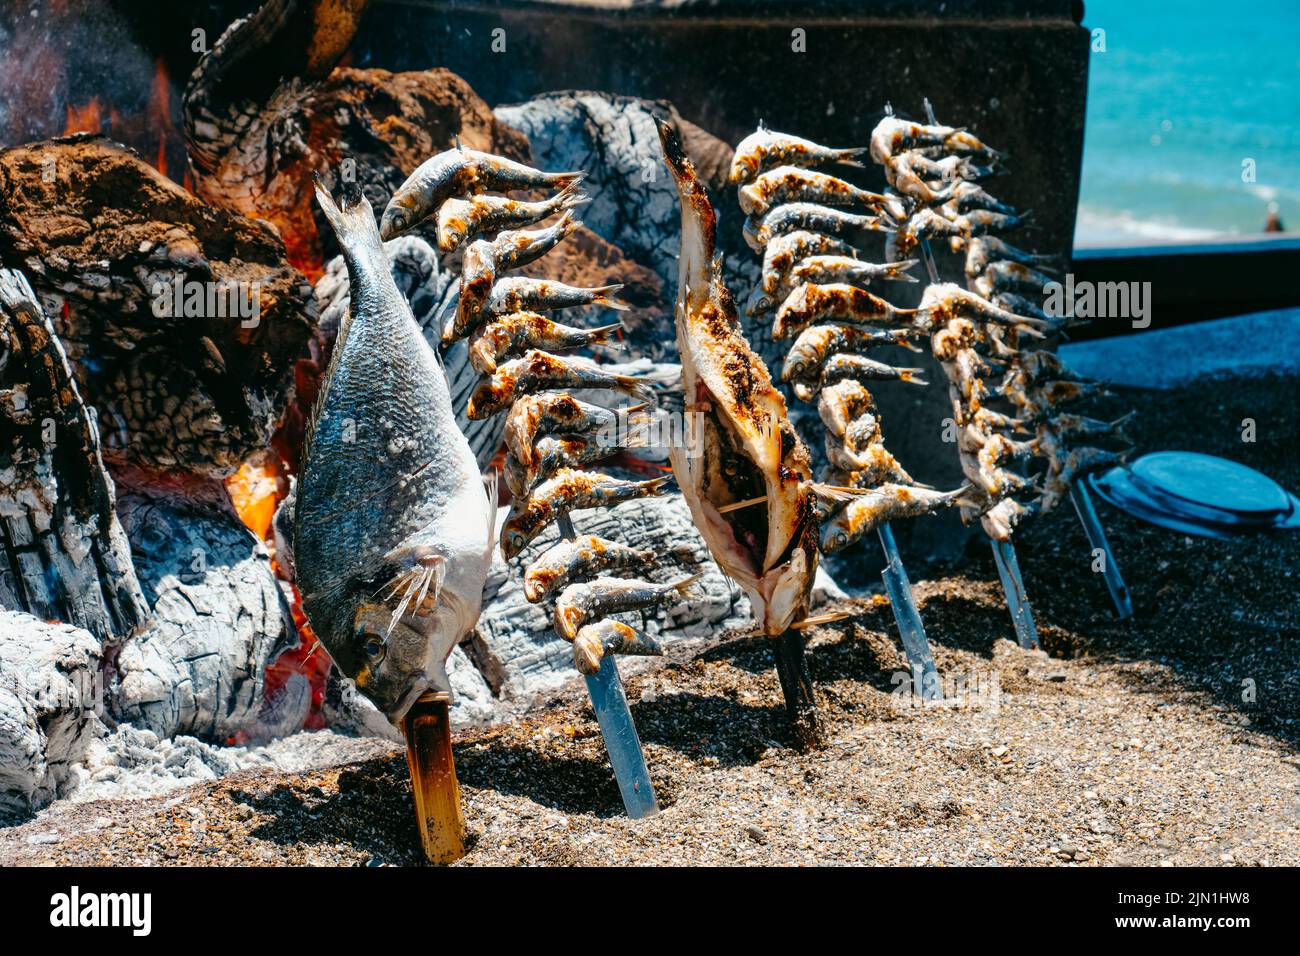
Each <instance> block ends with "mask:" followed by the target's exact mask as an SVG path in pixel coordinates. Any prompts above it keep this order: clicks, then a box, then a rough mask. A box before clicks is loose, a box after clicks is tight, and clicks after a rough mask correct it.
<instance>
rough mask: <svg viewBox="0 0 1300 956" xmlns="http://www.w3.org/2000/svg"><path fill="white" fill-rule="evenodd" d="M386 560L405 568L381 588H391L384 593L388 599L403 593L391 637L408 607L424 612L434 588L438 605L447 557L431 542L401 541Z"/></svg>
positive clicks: (392, 624)
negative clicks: (425, 543)
mask: <svg viewBox="0 0 1300 956" xmlns="http://www.w3.org/2000/svg"><path fill="white" fill-rule="evenodd" d="M382 560H383V563H384V564H388V565H396V566H398V567H401V568H402V570H400V571H399V572H398V573H397V574H396V575H394V576H393V577H392V578H390V579H389V580H388V581H387V582H385V583H384V584H382V585H380V588H379V590H380V591H382V590H384V589H385V588H387V589H388V591H387V593H386V594H384V595H383V600H385V601H388V600H391V599H392V598H394V597H396V596H397V595H398V594H399V593H400V594H401V595H402V597H401V600H400V601H399V602H398V604H397V607H396V608H394V609H393V616H392V617H391V618H389V621H388V632H387V634H386V635H385V637H387V636H388V635H391V634H392V633H393V630H394V629H395V628H396V627H397V622H398V621H400V620H401V619H402V617H403V616H404V615H405V614H406V612H407V609H408V608H410V607H412V606H414V610H413V611H412V613H414V614H419V613H420V609H421V608H422V607H423V606H424V601H425V598H426V597H427V596H428V594H429V592H430V590H432V591H433V603H434V605H435V606H436V605H437V603H438V597H439V594H440V593H441V591H442V582H443V581H444V580H445V579H446V577H447V558H446V556H445V555H442V554H438V553H437V552H435V551H434V550H433V549H432V548H430V547H429V546H427V545H414V546H412V545H399V546H398V547H396V548H394V549H393V550H392V551H389V552H388V554H386V555H384V557H383V559H382Z"/></svg>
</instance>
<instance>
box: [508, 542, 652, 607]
mask: <svg viewBox="0 0 1300 956" xmlns="http://www.w3.org/2000/svg"><path fill="white" fill-rule="evenodd" d="M656 560H657V559H656V556H655V553H654V552H653V551H638V550H636V549H635V548H629V547H628V546H627V545H625V544H620V543H619V542H617V541H608V540H606V539H605V538H601V537H599V536H597V535H594V534H583V535H579V536H578V537H576V538H573V539H566V538H561V539H560V540H559V541H557V542H556V543H555V544H553V545H551V546H550V547H549V548H547V549H546V550H545V551H543V552H542V554H541V556H540V557H539V558H538V559H537V560H536V561H534V562H533V563H532V564H530V565H529V566H528V569H527V570H526V571H525V572H524V597H525V598H527V599H528V600H529V601H530V602H532V603H533V604H536V603H537V602H538V601H542V600H545V599H546V598H548V597H550V596H551V594H553V593H554V592H555V591H558V590H559V589H560V588H562V587H565V586H566V585H568V584H569V583H570V582H572V581H575V580H577V579H579V578H588V577H595V576H596V575H598V574H603V573H604V572H606V571H645V570H647V569H649V568H652V567H654V565H655V563H656Z"/></svg>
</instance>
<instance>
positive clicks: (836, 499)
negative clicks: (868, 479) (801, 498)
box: [809, 481, 869, 505]
mask: <svg viewBox="0 0 1300 956" xmlns="http://www.w3.org/2000/svg"><path fill="white" fill-rule="evenodd" d="M809 484H810V485H812V492H813V494H815V495H816V496H817V497H818V498H820V499H821V500H822V501H825V502H827V503H828V504H831V503H833V504H840V505H842V504H848V503H849V502H850V501H852V500H853V499H854V498H859V497H861V496H862V495H865V494H867V493H868V491H869V489H866V488H850V487H849V486H848V485H828V484H824V483H822V482H820V481H811V482H809Z"/></svg>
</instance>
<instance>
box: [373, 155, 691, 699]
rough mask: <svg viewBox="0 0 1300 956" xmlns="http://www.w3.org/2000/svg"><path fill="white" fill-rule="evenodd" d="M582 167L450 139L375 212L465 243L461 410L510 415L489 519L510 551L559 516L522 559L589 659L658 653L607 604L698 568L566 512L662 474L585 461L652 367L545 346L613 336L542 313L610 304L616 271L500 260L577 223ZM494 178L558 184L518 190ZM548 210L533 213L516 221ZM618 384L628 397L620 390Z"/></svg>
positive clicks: (586, 666)
mask: <svg viewBox="0 0 1300 956" xmlns="http://www.w3.org/2000/svg"><path fill="white" fill-rule="evenodd" d="M582 179H583V174H582V173H581V172H565V173H545V172H540V171H538V170H536V169H532V168H530V167H528V166H524V165H522V164H520V163H517V162H514V161H512V160H509V159H505V158H503V157H500V156H493V155H489V154H486V153H481V152H477V151H475V150H472V149H468V148H465V147H457V148H456V149H452V150H448V151H446V152H444V153H441V154H439V155H438V156H435V157H433V158H432V159H431V160H429V161H428V162H426V163H425V164H424V165H422V166H421V167H420V169H419V170H417V171H416V173H415V174H414V175H413V176H412V177H411V178H410V180H408V182H407V183H406V184H405V185H404V186H403V187H402V189H401V190H399V191H398V193H397V194H396V195H395V196H394V198H393V201H392V202H391V203H390V204H389V207H388V210H387V211H386V213H385V216H384V224H385V225H386V227H387V228H386V229H385V235H386V237H387V236H390V235H396V234H398V233H399V232H402V231H406V230H409V229H411V228H413V227H414V226H415V225H417V224H419V223H420V222H421V221H422V220H423V219H425V218H427V217H430V216H434V217H436V229H437V232H436V237H437V244H438V250H439V252H440V253H441V254H442V255H443V256H444V257H453V256H456V255H459V256H460V259H461V264H460V288H459V294H458V296H457V297H456V308H455V312H454V314H453V315H452V316H451V317H450V319H449V320H448V321H447V322H446V324H445V328H444V331H443V337H442V344H443V346H444V347H450V346H451V345H452V344H454V343H455V342H457V341H459V340H461V339H465V338H468V340H469V341H468V355H469V362H470V364H471V365H472V366H473V368H474V369H475V371H477V372H479V373H480V375H481V376H482V378H481V380H480V382H479V384H478V386H477V388H476V389H475V390H474V392H473V394H472V395H471V396H470V399H469V407H468V409H467V413H468V416H469V417H470V418H471V419H484V418H488V417H490V416H494V415H504V416H505V427H504V439H505V446H506V456H505V460H504V465H503V468H502V474H503V477H504V479H505V482H506V485H507V487H508V488H509V490H510V493H511V496H512V504H511V512H510V514H509V515H508V516H507V518H506V520H505V522H504V524H503V525H502V528H501V532H500V539H499V545H500V549H501V553H502V555H503V556H505V557H506V558H507V559H511V558H515V557H517V556H519V555H520V554H522V553H523V552H524V551H525V550H526V549H528V548H530V546H532V545H534V543H535V541H536V539H537V538H539V536H541V535H542V534H543V532H545V531H546V530H547V529H549V528H551V527H552V526H556V525H558V526H559V530H560V534H559V536H558V539H557V540H556V541H555V542H554V543H553V544H551V545H550V546H549V547H547V548H545V549H544V550H542V551H541V552H540V553H539V554H537V555H535V556H534V557H533V558H532V559H531V560H529V561H527V562H526V565H525V569H524V595H525V597H526V598H527V600H528V601H530V602H533V603H541V602H549V603H551V605H552V619H553V621H554V626H555V630H556V632H557V633H558V634H560V635H561V636H562V637H564V638H565V639H566V640H568V641H570V642H572V644H573V652H574V663H575V664H576V666H577V668H578V669H579V670H580V671H581V672H583V673H586V674H591V673H594V672H595V671H596V670H597V669H599V667H600V663H601V660H602V659H603V658H604V656H605V655H606V654H608V653H615V652H617V653H621V654H657V653H660V649H659V647H658V646H657V644H656V642H655V641H654V640H653V639H652V638H651V637H650V636H649V635H647V634H645V633H643V632H642V631H639V630H638V629H636V628H633V627H632V626H630V625H628V624H626V623H623V622H622V621H618V620H614V619H610V618H609V617H608V616H609V615H611V614H614V613H617V612H624V611H634V610H639V609H642V608H649V607H653V606H656V605H660V604H663V603H665V602H667V601H670V600H673V599H674V598H677V597H679V596H680V594H681V593H682V591H683V590H684V589H686V588H687V587H689V585H690V584H691V583H692V581H693V578H687V579H683V580H679V581H675V582H671V583H662V584H661V583H656V582H653V581H647V580H641V579H640V577H639V576H640V575H643V574H644V573H645V572H647V571H649V570H651V569H652V568H654V567H655V566H656V564H657V561H658V558H657V556H656V555H655V554H654V553H653V552H651V551H647V550H640V549H638V548H636V547H633V546H632V545H631V544H628V543H624V542H619V541H613V540H609V539H606V538H602V537H600V536H598V535H593V534H579V533H577V532H576V531H575V530H574V528H573V525H572V518H571V517H570V515H571V513H572V512H575V511H581V510H587V509H593V508H609V507H613V506H616V505H618V504H621V503H623V502H627V501H631V500H633V499H636V498H644V497H649V496H655V495H660V494H662V493H663V492H664V490H665V486H666V485H667V484H668V483H669V482H670V481H671V480H672V478H671V476H670V475H669V476H664V477H660V478H654V479H651V480H648V481H630V480H625V479H622V478H618V477H614V476H612V475H609V474H605V473H602V472H599V471H594V470H591V468H590V466H591V465H592V464H593V463H595V462H598V461H602V460H605V459H609V458H611V457H613V456H616V455H618V454H620V453H621V452H624V451H626V450H629V449H632V448H638V447H642V446H643V444H644V442H645V440H646V438H647V435H648V427H649V425H650V424H651V417H650V416H651V406H652V405H653V401H654V393H653V391H652V389H651V386H650V383H649V382H646V381H642V380H640V379H637V378H635V377H631V376H626V375H620V374H615V373H613V372H610V371H607V370H606V369H605V368H603V367H602V365H601V364H600V363H599V362H598V361H595V360H593V359H587V358H581V357H576V356H572V355H563V356H562V355H557V354H555V353H557V352H567V351H570V350H573V349H589V348H591V347H593V346H600V345H606V344H610V343H611V342H613V341H615V339H614V336H616V335H617V334H618V333H619V332H620V331H621V329H622V325H621V323H613V324H607V325H600V326H597V327H593V328H579V327H575V326H573V325H568V324H564V323H561V322H559V321H556V320H555V319H553V318H551V317H550V316H549V313H554V312H556V311H558V310H562V309H571V308H575V307H582V306H598V307H603V308H606V309H610V310H615V311H621V310H623V309H625V308H626V306H625V305H623V304H622V303H620V302H619V301H618V300H617V299H616V298H615V296H616V294H617V293H618V291H619V288H620V287H619V286H616V285H615V286H604V287H599V288H580V287H576V286H572V285H568V284H566V283H564V282H560V281H557V280H554V279H546V278H535V277H531V276H524V275H518V274H510V273H512V272H515V271H516V270H518V269H520V268H522V267H524V266H527V265H529V264H531V263H533V262H537V261H538V260H540V259H542V257H544V256H545V255H546V254H547V253H549V252H550V251H551V250H552V249H554V248H555V247H556V246H558V245H559V244H560V243H561V242H563V241H564V240H565V239H567V238H568V237H569V236H571V235H572V234H573V233H574V232H575V231H576V230H577V229H578V228H579V227H580V226H581V225H582V223H581V222H580V221H579V220H578V219H576V218H575V216H574V210H575V209H577V208H578V207H579V206H581V205H582V204H583V203H585V202H586V201H587V197H586V196H585V195H584V194H583V193H582V191H581V185H582ZM499 190H507V191H519V190H533V191H536V190H548V191H552V192H553V194H552V195H550V196H549V197H547V198H545V199H542V200H540V201H525V200H521V199H514V198H510V197H509V196H507V195H499V194H496V193H495V192H494V191H499ZM556 217H558V218H556ZM549 219H554V221H553V222H552V223H551V224H550V225H548V226H545V227H543V228H536V229H526V228H524V227H527V226H533V225H537V224H538V223H541V222H544V221H546V220H549ZM578 390H581V391H583V392H587V393H591V392H594V393H596V394H609V393H612V394H614V395H617V396H618V400H619V402H620V404H621V405H622V406H623V407H617V408H616V407H612V406H606V405H600V404H594V403H590V402H587V401H582V400H580V399H579V398H578V397H577V396H575V395H574V394H573V392H574V391H578ZM623 396H628V397H630V398H631V399H632V400H633V401H635V402H636V404H632V405H627V404H626V399H624V398H623ZM620 575H630V576H631V577H623V576H620Z"/></svg>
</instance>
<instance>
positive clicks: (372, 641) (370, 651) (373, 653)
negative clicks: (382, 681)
mask: <svg viewBox="0 0 1300 956" xmlns="http://www.w3.org/2000/svg"><path fill="white" fill-rule="evenodd" d="M361 649H362V650H363V651H364V652H365V655H366V661H367V662H368V663H369V664H370V666H371V667H374V666H377V665H378V664H380V663H382V662H383V660H384V658H385V657H386V656H387V655H388V645H387V644H386V643H384V639H383V638H381V637H380V636H379V635H378V634H370V635H368V636H367V637H366V640H365V643H364V644H363V645H362V646H361Z"/></svg>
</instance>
